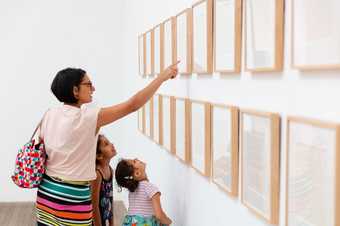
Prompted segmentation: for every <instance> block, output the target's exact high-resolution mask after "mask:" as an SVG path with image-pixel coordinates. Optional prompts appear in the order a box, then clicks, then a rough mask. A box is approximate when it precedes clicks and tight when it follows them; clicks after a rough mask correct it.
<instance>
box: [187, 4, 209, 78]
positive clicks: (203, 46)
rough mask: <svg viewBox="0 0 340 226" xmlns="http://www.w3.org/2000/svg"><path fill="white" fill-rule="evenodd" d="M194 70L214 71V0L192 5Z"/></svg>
mask: <svg viewBox="0 0 340 226" xmlns="http://www.w3.org/2000/svg"><path fill="white" fill-rule="evenodd" d="M192 20H193V51H192V52H193V72H194V73H197V74H212V72H213V0H203V1H199V2H198V3H196V4H194V5H193V6H192Z"/></svg>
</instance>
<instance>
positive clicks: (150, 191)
mask: <svg viewBox="0 0 340 226" xmlns="http://www.w3.org/2000/svg"><path fill="white" fill-rule="evenodd" d="M144 190H145V193H146V196H147V197H148V198H150V199H151V198H152V197H153V196H154V195H155V194H156V193H158V192H159V189H158V188H157V187H156V186H155V185H153V184H151V183H150V182H147V181H145V182H144Z"/></svg>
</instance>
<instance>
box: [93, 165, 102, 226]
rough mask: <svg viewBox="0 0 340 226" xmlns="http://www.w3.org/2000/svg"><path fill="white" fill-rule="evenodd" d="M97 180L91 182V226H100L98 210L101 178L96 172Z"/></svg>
mask: <svg viewBox="0 0 340 226" xmlns="http://www.w3.org/2000/svg"><path fill="white" fill-rule="evenodd" d="M96 174H97V178H96V179H95V180H94V181H92V182H91V192H92V194H91V195H92V206H93V226H102V222H101V216H100V210H99V195H100V185H101V183H102V176H101V175H100V173H98V171H96Z"/></svg>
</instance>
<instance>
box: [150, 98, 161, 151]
mask: <svg viewBox="0 0 340 226" xmlns="http://www.w3.org/2000/svg"><path fill="white" fill-rule="evenodd" d="M151 112H152V122H153V123H152V139H153V140H154V141H155V142H156V143H157V144H159V145H161V140H160V137H161V135H160V133H161V129H160V125H161V117H160V115H161V96H160V95H158V94H155V95H154V96H153V97H152V111H151Z"/></svg>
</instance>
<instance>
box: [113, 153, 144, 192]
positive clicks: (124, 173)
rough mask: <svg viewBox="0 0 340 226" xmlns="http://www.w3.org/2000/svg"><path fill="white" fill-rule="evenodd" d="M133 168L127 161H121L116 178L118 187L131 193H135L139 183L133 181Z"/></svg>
mask: <svg viewBox="0 0 340 226" xmlns="http://www.w3.org/2000/svg"><path fill="white" fill-rule="evenodd" d="M133 172H134V169H133V166H132V165H131V164H129V163H128V161H126V160H124V159H123V160H121V161H120V162H119V163H118V164H117V167H116V172H115V177H116V181H117V184H118V186H120V187H123V188H127V189H128V190H129V191H130V192H134V191H135V190H136V189H137V187H138V184H139V182H138V181H137V180H135V179H133Z"/></svg>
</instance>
